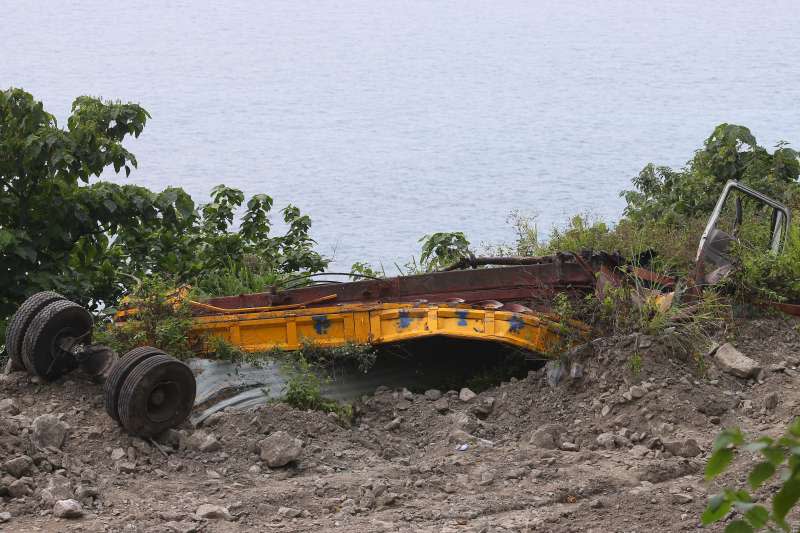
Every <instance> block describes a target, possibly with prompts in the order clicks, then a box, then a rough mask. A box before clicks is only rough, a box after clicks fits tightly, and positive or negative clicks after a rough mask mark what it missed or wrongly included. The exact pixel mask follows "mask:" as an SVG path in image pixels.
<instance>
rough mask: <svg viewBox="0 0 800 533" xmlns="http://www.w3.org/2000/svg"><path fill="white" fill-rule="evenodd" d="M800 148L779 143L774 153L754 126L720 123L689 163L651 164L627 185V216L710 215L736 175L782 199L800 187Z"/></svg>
mask: <svg viewBox="0 0 800 533" xmlns="http://www.w3.org/2000/svg"><path fill="white" fill-rule="evenodd" d="M798 177H800V160H798V153H797V152H796V151H795V150H793V149H791V148H788V146H787V145H786V143H783V142H781V143H779V144H778V145H777V147H776V149H775V151H774V152H773V153H769V151H767V150H766V149H765V148H763V147H761V146H759V145H758V143H757V142H756V138H755V137H754V136H753V134H752V133H751V132H750V130H749V129H747V128H745V127H744V126H737V125H735V124H720V125H719V126H717V127H716V128H715V129H714V131H713V133H712V134H711V135H710V136H709V137H708V139H706V141H705V143H704V145H703V148H701V149H700V150H698V151H697V152H696V153H695V155H694V158H693V159H692V160H691V161H689V163H688V164H687V166H686V168H684V169H682V170H673V169H670V168H668V167H657V166H655V165H653V164H650V165H647V166H646V167H645V168H644V169H643V170H642V171H641V172H640V173H639V175H638V176H637V177H636V178H634V180H633V185H634V188H635V189H634V190H631V191H624V192H623V193H622V196H623V197H624V198H625V201H626V202H627V207H626V209H625V216H626V217H627V218H629V219H630V220H632V221H634V222H637V223H639V224H640V225H641V224H643V223H646V222H652V221H663V222H665V223H667V224H669V225H679V224H682V223H683V221H684V220H685V219H686V218H707V217H708V215H709V214H710V212H711V210H712V209H713V207H714V203H715V202H716V199H717V197H718V196H719V193H720V192H721V191H722V187H723V186H724V185H725V182H727V181H728V180H736V181H740V182H742V183H745V184H746V185H749V186H751V187H753V188H754V189H756V190H759V191H761V192H763V193H764V194H767V195H769V196H771V197H773V198H775V199H777V200H783V201H787V200H789V199H791V198H794V197H795V196H796V195H797V193H798V184H797V179H798Z"/></svg>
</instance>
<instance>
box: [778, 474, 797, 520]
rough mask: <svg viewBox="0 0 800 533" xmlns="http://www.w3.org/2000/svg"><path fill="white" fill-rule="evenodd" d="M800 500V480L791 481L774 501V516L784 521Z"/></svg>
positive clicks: (785, 484) (784, 485) (787, 482)
mask: <svg viewBox="0 0 800 533" xmlns="http://www.w3.org/2000/svg"><path fill="white" fill-rule="evenodd" d="M798 499H800V479H789V480H787V481H786V483H784V484H783V487H782V488H781V490H780V491H778V493H777V494H776V495H775V497H774V498H773V499H772V514H773V515H775V518H776V519H777V520H779V521H782V520H783V519H784V518H785V517H786V515H787V514H788V513H789V511H790V510H791V509H792V507H794V504H796V503H797V500H798Z"/></svg>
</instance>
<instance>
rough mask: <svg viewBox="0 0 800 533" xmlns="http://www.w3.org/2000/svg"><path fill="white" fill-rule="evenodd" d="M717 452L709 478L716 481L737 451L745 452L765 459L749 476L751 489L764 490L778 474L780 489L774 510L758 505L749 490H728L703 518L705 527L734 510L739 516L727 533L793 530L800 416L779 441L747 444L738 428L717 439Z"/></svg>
mask: <svg viewBox="0 0 800 533" xmlns="http://www.w3.org/2000/svg"><path fill="white" fill-rule="evenodd" d="M713 449H714V453H713V454H712V455H711V457H710V458H709V460H708V464H707V465H706V479H708V480H712V479H714V478H716V477H717V476H719V475H720V474H722V473H723V472H724V471H725V470H726V469H727V468H728V466H729V465H730V464H731V462H732V461H733V459H734V457H735V454H736V452H738V451H740V450H742V449H744V450H746V451H749V452H752V453H755V454H758V455H760V456H761V457H760V458H761V459H762V460H761V461H759V462H758V463H756V465H755V466H754V467H753V468H752V469H751V470H750V474H749V475H748V476H747V484H748V487H749V489H750V490H752V491H756V490H758V489H760V488H761V487H763V486H764V485H765V484H766V483H767V482H768V481H770V480H771V479H773V478H774V477H775V476H776V474H778V477H777V479H778V483H777V484H778V485H779V488H778V489H777V492H775V494H774V496H773V497H772V505H771V509H770V508H767V507H766V506H764V505H759V504H757V503H755V501H754V498H753V496H752V495H751V494H750V492H749V491H748V490H747V489H744V488H740V489H730V488H725V489H724V490H723V491H722V493H720V494H717V495H716V496H714V497H712V498H711V500H710V501H709V503H708V506H707V507H706V510H705V512H704V513H703V516H702V522H703V524H704V525H708V524H713V523H714V522H718V521H720V520H722V519H723V518H725V517H726V516H727V515H728V513H729V512H730V511H731V510H732V509H734V510H736V511H737V512H738V514H739V516H738V517H737V519H736V520H734V521H732V522H729V523H728V525H727V526H726V528H725V531H726V533H748V532H753V531H758V530H760V529H764V528H768V529H769V531H775V530H776V528H778V529H779V530H781V531H786V532H789V531H793V529H792V526H791V525H790V524H789V523H788V522H787V519H786V517H787V515H788V514H789V512H790V511H791V510H792V508H793V507H795V505H796V504H797V502H798V500H800V417H798V418H795V419H794V421H793V422H792V423H791V424H790V425H789V428H788V430H787V432H786V434H785V435H784V436H783V437H780V438H778V439H774V438H772V437H767V436H762V437H759V438H757V439H755V440H753V441H751V442H749V443H746V441H745V436H744V435H743V434H742V432H741V431H740V430H739V429H738V428H734V429H727V430H725V431H723V432H722V433H720V434H719V435H718V436H717V438H716V440H715V441H714V448H713Z"/></svg>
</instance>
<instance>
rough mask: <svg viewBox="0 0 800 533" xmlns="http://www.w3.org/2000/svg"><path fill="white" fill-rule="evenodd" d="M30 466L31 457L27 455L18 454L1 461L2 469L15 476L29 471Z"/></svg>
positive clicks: (31, 464)
mask: <svg viewBox="0 0 800 533" xmlns="http://www.w3.org/2000/svg"><path fill="white" fill-rule="evenodd" d="M32 466H33V459H31V458H30V457H28V456H27V455H20V456H17V457H14V458H13V459H9V460H8V461H6V462H5V463H3V470H5V471H6V472H8V473H9V474H11V475H12V476H14V477H16V478H20V477H22V476H24V475H25V474H27V473H28V472H30V470H31V467H32Z"/></svg>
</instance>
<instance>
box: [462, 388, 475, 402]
mask: <svg viewBox="0 0 800 533" xmlns="http://www.w3.org/2000/svg"><path fill="white" fill-rule="evenodd" d="M477 397H478V395H477V394H475V393H474V392H472V391H471V390H469V389H468V388H466V387H464V388H463V389H461V392H459V393H458V399H459V400H461V401H462V402H468V401H470V400H474V399H475V398H477Z"/></svg>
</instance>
